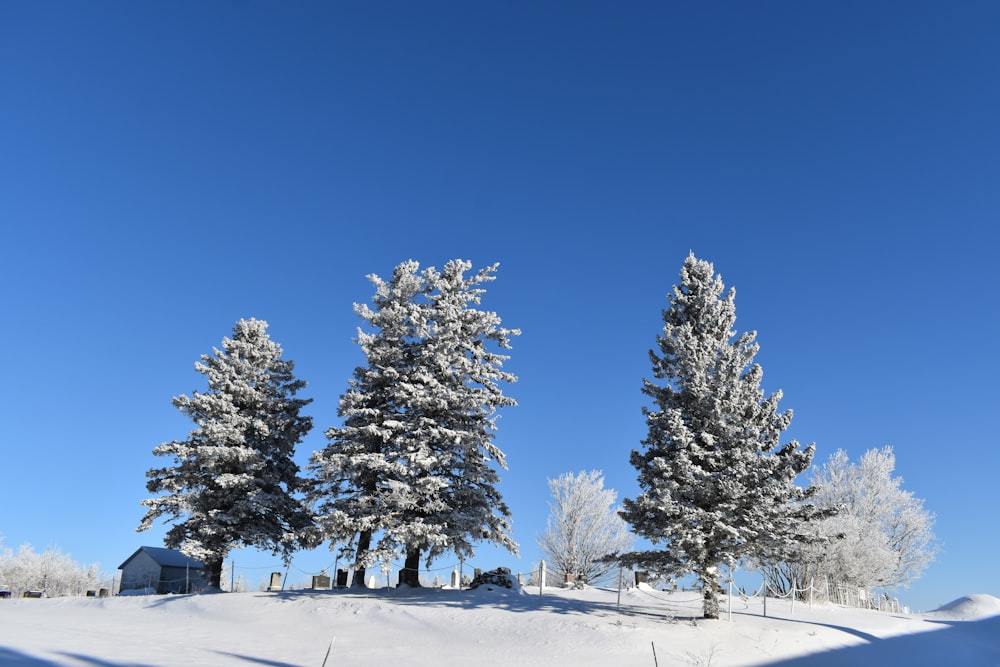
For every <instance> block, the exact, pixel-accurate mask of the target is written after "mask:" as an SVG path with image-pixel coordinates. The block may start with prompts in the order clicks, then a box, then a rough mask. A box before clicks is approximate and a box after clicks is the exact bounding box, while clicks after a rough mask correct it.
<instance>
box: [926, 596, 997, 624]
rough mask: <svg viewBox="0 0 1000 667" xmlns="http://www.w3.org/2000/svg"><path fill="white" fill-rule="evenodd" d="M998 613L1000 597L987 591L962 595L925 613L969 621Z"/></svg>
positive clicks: (931, 615) (953, 619) (942, 617)
mask: <svg viewBox="0 0 1000 667" xmlns="http://www.w3.org/2000/svg"><path fill="white" fill-rule="evenodd" d="M997 615H1000V598H996V597H994V596H992V595H987V594H985V593H976V594H974V595H966V596H963V597H960V598H958V599H957V600H952V601H951V602H949V603H948V604H945V605H941V606H940V607H938V608H937V609H935V610H934V611H931V612H928V613H927V614H925V616H930V617H932V618H940V619H948V620H952V621H969V620H976V619H980V618H987V617H990V616H997Z"/></svg>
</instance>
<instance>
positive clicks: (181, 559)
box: [118, 547, 208, 593]
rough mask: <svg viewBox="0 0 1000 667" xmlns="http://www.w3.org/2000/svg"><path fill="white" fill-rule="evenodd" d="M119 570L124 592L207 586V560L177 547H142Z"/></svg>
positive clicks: (180, 590) (190, 589)
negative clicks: (188, 553) (197, 558)
mask: <svg viewBox="0 0 1000 667" xmlns="http://www.w3.org/2000/svg"><path fill="white" fill-rule="evenodd" d="M118 569H119V570H121V571H122V578H121V586H120V587H119V592H121V593H125V592H127V591H148V592H150V593H154V592H155V593H191V592H194V591H199V590H201V589H203V588H205V587H206V586H208V580H207V579H206V578H205V574H206V572H205V565H204V563H202V562H201V561H197V560H195V559H194V558H189V557H188V556H185V555H184V554H182V553H181V552H180V551H176V550H174V549H165V548H163V547H139V548H138V549H137V550H136V552H135V553H134V554H132V555H131V556H129V557H128V558H127V559H126V560H125V562H124V563H122V564H121V565H119V566H118Z"/></svg>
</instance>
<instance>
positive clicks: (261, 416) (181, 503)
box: [138, 319, 312, 587]
mask: <svg viewBox="0 0 1000 667" xmlns="http://www.w3.org/2000/svg"><path fill="white" fill-rule="evenodd" d="M267 326H268V325H267V322H264V321H261V320H255V319H250V320H240V321H239V322H237V323H236V326H235V327H234V328H233V337H232V338H224V339H223V340H222V349H221V350H220V349H217V348H216V349H214V350H213V353H212V354H211V355H207V354H206V355H202V357H201V361H200V362H198V363H196V364H195V369H196V370H197V371H198V372H199V373H201V374H202V375H204V376H205V377H206V379H207V381H208V391H207V392H204V393H201V392H197V391H196V392H193V393H192V395H191V396H190V397H189V396H186V395H181V396H178V397H177V398H175V399H174V400H173V403H174V406H176V407H177V409H179V410H180V411H181V412H183V413H184V414H186V415H187V416H188V417H190V418H191V419H192V421H194V423H195V425H196V427H195V428H194V430H192V431H191V432H190V434H189V435H188V438H187V439H186V440H174V441H172V442H167V443H164V444H162V445H160V446H158V447H156V448H155V449H154V450H153V453H154V454H155V455H157V456H163V457H169V458H171V459H172V464H171V465H168V466H165V467H162V468H153V469H151V470H149V471H148V472H147V473H146V476H147V477H148V482H147V484H146V488H147V489H148V490H149V491H150V493H155V494H162V495H158V496H155V497H153V498H149V499H146V500H143V501H142V505H144V506H145V507H146V508H147V513H146V515H145V517H143V519H142V523H141V524H140V526H139V528H138V530H140V531H143V530H147V529H149V528H150V527H151V526H152V524H153V522H154V521H156V520H157V519H160V518H164V519H165V520H167V521H169V522H174V525H173V526H172V527H171V528H170V529H169V531H168V532H167V535H166V538H165V540H164V541H165V543H166V545H167V546H168V547H171V548H179V549H180V550H181V551H182V552H183V553H185V554H186V555H188V556H190V557H192V558H197V559H199V560H201V561H202V562H204V563H205V565H206V567H207V568H208V574H209V585H211V586H214V587H220V583H221V582H220V577H221V573H222V563H223V561H224V560H225V558H226V555H227V554H228V553H229V552H230V551H231V550H232V549H233V548H235V547H238V546H247V547H257V548H260V549H263V550H266V551H270V552H271V553H274V554H276V555H277V554H280V555H281V556H282V558H283V559H284V560H285V561H286V562H287V561H288V560H289V559H290V558H291V554H292V553H293V552H294V551H295V550H296V548H298V545H299V539H300V536H301V535H302V534H303V533H304V531H306V530H307V529H308V526H309V525H310V521H311V518H310V514H309V512H308V511H307V510H306V508H305V506H304V505H303V504H302V502H301V501H300V500H298V498H297V497H296V493H297V492H298V491H299V489H300V485H301V481H302V480H301V479H300V477H299V469H298V466H297V465H296V464H295V463H294V461H293V460H292V457H293V454H294V449H295V446H296V444H297V443H298V442H300V441H301V440H302V438H303V437H304V436H305V435H306V434H307V433H308V432H309V430H310V429H311V428H312V418H311V417H307V416H303V415H301V414H300V411H301V410H302V408H304V407H305V406H306V405H308V404H309V403H310V402H311V400H312V399H302V398H296V394H297V393H298V392H299V390H301V389H302V388H303V387H304V386H305V382H304V381H302V380H298V379H296V378H295V376H294V375H293V372H292V371H293V369H294V364H293V363H292V362H291V361H288V360H284V359H282V358H281V355H282V350H281V347H280V346H279V345H278V344H277V343H275V342H274V341H272V340H271V339H270V337H269V336H268V334H267Z"/></svg>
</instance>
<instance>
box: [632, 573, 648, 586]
mask: <svg viewBox="0 0 1000 667" xmlns="http://www.w3.org/2000/svg"><path fill="white" fill-rule="evenodd" d="M648 583H649V572H639V571H638V570H637V571H636V573H635V585H636V586H638V585H639V584H648Z"/></svg>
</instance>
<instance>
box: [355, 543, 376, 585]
mask: <svg viewBox="0 0 1000 667" xmlns="http://www.w3.org/2000/svg"><path fill="white" fill-rule="evenodd" d="M371 545H372V531H370V530H362V531H361V533H360V534H359V535H358V550H357V551H356V552H355V554H354V562H355V563H356V565H355V566H354V579H352V580H351V588H368V583H367V582H366V581H365V566H364V565H361V558H362V556H364V555H365V552H366V551H368V549H369V548H370V547H371Z"/></svg>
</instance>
